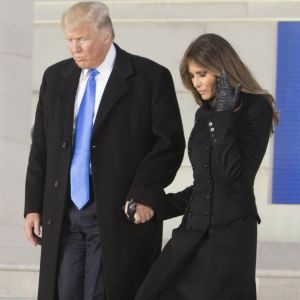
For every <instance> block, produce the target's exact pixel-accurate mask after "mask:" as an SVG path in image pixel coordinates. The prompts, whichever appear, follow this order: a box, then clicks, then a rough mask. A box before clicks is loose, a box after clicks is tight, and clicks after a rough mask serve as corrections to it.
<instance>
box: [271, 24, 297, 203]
mask: <svg viewBox="0 0 300 300" xmlns="http://www.w3.org/2000/svg"><path fill="white" fill-rule="evenodd" d="M277 47H278V48H277V80H276V102H277V109H278V110H279V112H280V123H279V126H278V127H277V128H276V131H275V144H274V163H273V168H274V169H273V195H272V201H273V203H299V204H300V22H279V23H278V41H277Z"/></svg>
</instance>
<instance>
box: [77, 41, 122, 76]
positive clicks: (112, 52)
mask: <svg viewBox="0 0 300 300" xmlns="http://www.w3.org/2000/svg"><path fill="white" fill-rule="evenodd" d="M116 54H117V51H116V47H115V45H114V44H113V43H112V44H111V46H110V48H109V50H108V52H107V54H106V57H105V59H104V61H103V62H102V64H101V65H100V66H98V67H97V68H96V69H97V70H98V71H99V73H102V74H103V73H105V72H107V71H111V70H112V68H113V66H114V62H115V59H116ZM82 72H83V74H82V75H83V79H85V78H86V77H87V76H88V72H89V69H82Z"/></svg>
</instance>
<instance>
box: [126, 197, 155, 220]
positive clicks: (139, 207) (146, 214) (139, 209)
mask: <svg viewBox="0 0 300 300" xmlns="http://www.w3.org/2000/svg"><path fill="white" fill-rule="evenodd" d="M128 203H129V201H126V203H125V207H124V212H125V214H126V216H127V218H128V217H129V216H128V213H127V211H128ZM153 216H154V210H153V209H152V208H151V207H149V206H146V205H143V204H140V203H136V211H135V214H134V223H135V224H141V223H145V222H147V221H149V220H151V219H152V218H153Z"/></svg>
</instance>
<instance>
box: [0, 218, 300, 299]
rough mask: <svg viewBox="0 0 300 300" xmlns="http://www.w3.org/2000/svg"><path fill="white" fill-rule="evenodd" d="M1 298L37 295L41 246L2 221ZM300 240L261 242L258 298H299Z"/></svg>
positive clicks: (15, 226) (16, 227) (19, 230)
mask: <svg viewBox="0 0 300 300" xmlns="http://www.w3.org/2000/svg"><path fill="white" fill-rule="evenodd" d="M0 236H2V237H5V238H3V239H2V240H1V241H0V300H1V299H12V300H15V299H35V297H36V294H37V284H38V271H39V257H40V247H35V248H34V247H32V246H31V245H30V244H29V242H28V241H27V240H26V239H25V237H24V234H23V232H22V229H21V226H20V225H19V224H13V225H1V224H0ZM299 257H300V243H279V242H259V243H258V247H257V273H256V275H257V279H256V280H257V294H258V300H299V299H300V259H299Z"/></svg>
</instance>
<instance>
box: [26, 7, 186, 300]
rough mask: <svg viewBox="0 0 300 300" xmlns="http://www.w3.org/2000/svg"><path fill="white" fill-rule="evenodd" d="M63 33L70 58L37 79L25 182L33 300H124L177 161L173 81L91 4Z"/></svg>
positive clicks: (140, 268) (139, 271)
mask: <svg viewBox="0 0 300 300" xmlns="http://www.w3.org/2000/svg"><path fill="white" fill-rule="evenodd" d="M62 26H63V29H64V32H65V37H66V41H67V43H68V47H69V49H70V52H71V54H72V57H73V58H72V59H68V60H65V61H62V62H59V63H57V64H55V65H53V66H51V67H49V68H48V69H47V70H46V72H45V74H44V76H43V81H42V84H41V89H40V98H39V102H38V106H37V112H36V118H35V124H34V129H33V134H32V146H31V151H30V156H29V163H28V169H27V178H26V195H25V223H24V230H25V233H26V236H27V238H28V239H29V240H30V241H31V242H32V243H33V245H37V244H38V243H40V241H41V245H42V251H41V265H40V281H39V292H38V299H41V300H48V299H49V300H50V299H60V300H61V299H63V300H76V299H80V300H82V299H85V300H89V299H99V300H103V299H106V300H132V299H133V298H134V296H135V293H136V291H137V289H138V287H139V285H140V284H141V282H142V281H143V279H144V277H145V276H146V273H147V272H148V270H149V269H150V267H151V265H152V264H153V262H154V261H155V259H156V257H157V255H158V254H159V252H160V248H161V238H162V221H161V218H160V215H161V213H162V210H163V205H164V204H163V201H162V197H163V195H164V192H163V189H164V187H166V186H167V185H168V184H170V183H171V181H172V180H173V178H174V176H175V174H176V171H177V169H178V168H179V166H180V163H181V160H182V156H183V151H184V137H183V130H182V123H181V119H180V113H179V109H178V104H177V100H176V96H175V91H174V86H173V81H172V78H171V75H170V73H169V71H168V70H167V69H166V68H164V67H162V66H160V65H158V64H156V63H154V62H152V61H150V60H148V59H146V58H142V57H138V56H134V55H131V54H129V53H127V52H125V51H123V50H122V49H120V48H119V47H118V46H117V45H116V44H114V43H113V39H114V31H113V27H112V24H111V19H110V17H109V14H108V10H107V8H106V6H105V5H104V4H102V3H100V2H82V3H77V4H75V5H73V6H72V7H71V8H69V9H68V10H67V11H66V12H65V14H64V16H63V18H62ZM129 200H131V202H130V204H131V205H130V208H131V210H130V212H131V214H130V213H129V211H127V209H128V201H129ZM128 216H129V217H131V218H129V219H128ZM133 216H134V218H132V217H133ZM133 221H134V222H133ZM134 223H135V224H134ZM41 227H42V237H41V238H40V235H41Z"/></svg>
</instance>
